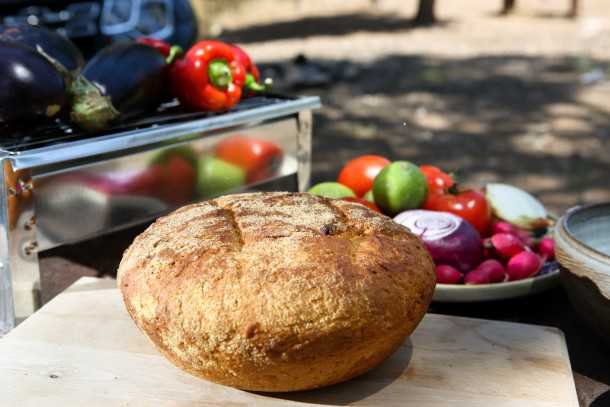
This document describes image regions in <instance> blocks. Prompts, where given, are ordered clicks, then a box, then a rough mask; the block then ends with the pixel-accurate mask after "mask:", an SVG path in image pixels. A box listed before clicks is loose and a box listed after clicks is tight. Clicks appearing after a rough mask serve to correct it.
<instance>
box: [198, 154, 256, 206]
mask: <svg viewBox="0 0 610 407" xmlns="http://www.w3.org/2000/svg"><path fill="white" fill-rule="evenodd" d="M245 181H246V174H245V172H244V170H242V169H241V168H240V167H238V166H236V165H233V164H230V163H228V162H226V161H223V160H221V159H219V158H216V157H212V156H204V157H201V158H200V159H199V162H198V163H197V193H198V194H199V196H200V197H202V198H212V197H214V196H217V195H220V194H222V193H223V192H228V191H230V190H232V189H235V188H239V187H241V186H243V185H244V183H245Z"/></svg>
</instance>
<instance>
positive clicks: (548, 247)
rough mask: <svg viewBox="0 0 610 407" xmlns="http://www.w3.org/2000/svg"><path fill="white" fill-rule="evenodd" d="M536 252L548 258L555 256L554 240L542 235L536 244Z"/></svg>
mask: <svg viewBox="0 0 610 407" xmlns="http://www.w3.org/2000/svg"><path fill="white" fill-rule="evenodd" d="M538 253H540V255H541V256H543V257H546V258H547V259H549V260H552V259H554V258H555V241H554V240H553V239H552V238H550V237H543V238H542V240H541V241H540V244H539V245H538Z"/></svg>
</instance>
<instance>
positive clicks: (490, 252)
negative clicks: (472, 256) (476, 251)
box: [483, 237, 496, 259]
mask: <svg viewBox="0 0 610 407" xmlns="http://www.w3.org/2000/svg"><path fill="white" fill-rule="evenodd" d="M495 255H496V253H495V252H494V246H493V244H491V238H489V237H486V238H485V239H483V258H484V259H493V258H494V257H496V256H495Z"/></svg>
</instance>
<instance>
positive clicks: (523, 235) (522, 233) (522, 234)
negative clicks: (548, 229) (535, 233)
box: [517, 229, 535, 247]
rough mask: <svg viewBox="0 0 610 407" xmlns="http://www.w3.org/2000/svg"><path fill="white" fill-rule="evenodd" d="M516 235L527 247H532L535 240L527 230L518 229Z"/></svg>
mask: <svg viewBox="0 0 610 407" xmlns="http://www.w3.org/2000/svg"><path fill="white" fill-rule="evenodd" d="M517 237H518V238H519V239H520V240H521V241H522V242H523V244H524V245H526V246H527V247H534V244H535V241H534V238H533V237H532V235H530V233H529V232H528V231H527V230H522V229H518V230H517Z"/></svg>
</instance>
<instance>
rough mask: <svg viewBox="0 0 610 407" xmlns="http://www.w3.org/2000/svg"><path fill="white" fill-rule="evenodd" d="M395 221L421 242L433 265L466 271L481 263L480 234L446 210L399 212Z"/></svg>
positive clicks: (481, 246)
mask: <svg viewBox="0 0 610 407" xmlns="http://www.w3.org/2000/svg"><path fill="white" fill-rule="evenodd" d="M394 221H396V222H398V223H400V224H401V225H403V226H406V227H407V228H408V229H409V230H410V231H411V232H412V233H414V234H416V235H418V236H419V237H420V238H421V239H422V240H423V241H424V244H425V245H426V247H427V248H428V251H429V252H430V255H431V256H432V258H433V259H434V262H435V263H436V264H447V265H450V266H453V267H455V268H456V269H458V271H461V272H466V271H468V270H472V269H473V268H475V267H476V266H477V265H478V264H479V263H480V262H481V258H482V256H483V244H482V242H481V236H480V235H479V232H477V231H476V229H475V228H474V227H472V225H470V224H469V223H468V222H466V221H465V220H464V219H462V218H460V217H459V216H455V215H453V214H451V213H448V212H435V211H426V210H412V211H405V212H402V213H400V214H398V215H397V216H396V217H395V218H394Z"/></svg>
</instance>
